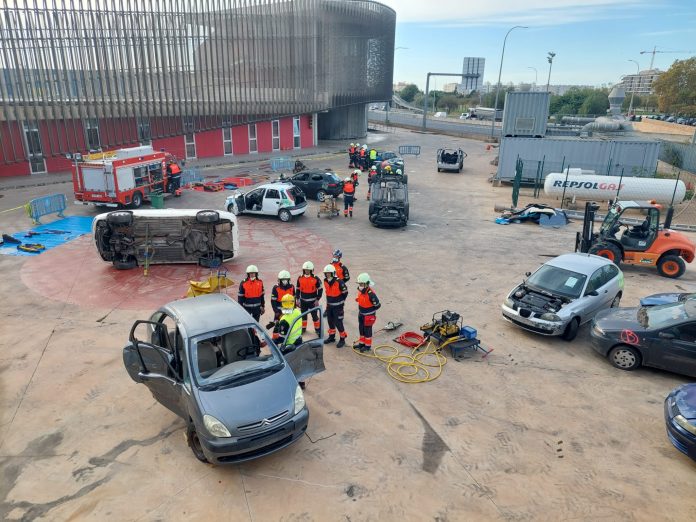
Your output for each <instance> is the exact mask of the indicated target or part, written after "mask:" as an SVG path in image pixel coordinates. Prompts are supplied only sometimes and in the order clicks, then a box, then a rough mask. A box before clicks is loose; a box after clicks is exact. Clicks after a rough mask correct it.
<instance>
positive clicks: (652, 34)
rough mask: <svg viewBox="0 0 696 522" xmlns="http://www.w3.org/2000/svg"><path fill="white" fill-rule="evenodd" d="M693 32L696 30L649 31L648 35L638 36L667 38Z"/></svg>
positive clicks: (641, 34)
mask: <svg viewBox="0 0 696 522" xmlns="http://www.w3.org/2000/svg"><path fill="white" fill-rule="evenodd" d="M693 32H696V29H694V28H690V27H689V28H686V29H667V30H666V31H651V32H648V33H640V36H669V35H672V34H680V33H693Z"/></svg>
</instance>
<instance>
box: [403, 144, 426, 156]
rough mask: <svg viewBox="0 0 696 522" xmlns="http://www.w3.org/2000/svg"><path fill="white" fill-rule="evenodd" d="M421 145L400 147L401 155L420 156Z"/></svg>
mask: <svg viewBox="0 0 696 522" xmlns="http://www.w3.org/2000/svg"><path fill="white" fill-rule="evenodd" d="M420 149H421V148H420V145H399V154H401V155H402V156H403V155H404V154H411V155H412V156H420Z"/></svg>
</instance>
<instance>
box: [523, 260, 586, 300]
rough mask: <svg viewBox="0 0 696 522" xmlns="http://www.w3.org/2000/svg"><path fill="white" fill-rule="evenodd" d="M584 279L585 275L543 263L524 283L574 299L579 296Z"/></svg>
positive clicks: (583, 285)
mask: <svg viewBox="0 0 696 522" xmlns="http://www.w3.org/2000/svg"><path fill="white" fill-rule="evenodd" d="M586 280H587V276H586V275H584V274H580V273H578V272H573V271H571V270H566V269H565V268H558V267H557V266H553V265H544V266H542V267H541V268H540V269H539V270H537V271H536V272H534V273H533V274H532V275H531V276H529V279H527V281H526V282H525V284H526V285H527V286H531V287H533V288H536V289H538V290H543V291H546V292H550V293H552V294H555V295H558V294H560V295H562V296H565V297H571V298H573V299H575V298H577V297H580V293H581V292H582V289H583V288H584V287H585V281H586Z"/></svg>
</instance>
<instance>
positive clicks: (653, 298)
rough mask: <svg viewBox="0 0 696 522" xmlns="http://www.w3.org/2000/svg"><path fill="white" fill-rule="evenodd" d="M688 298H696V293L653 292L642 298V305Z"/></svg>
mask: <svg viewBox="0 0 696 522" xmlns="http://www.w3.org/2000/svg"><path fill="white" fill-rule="evenodd" d="M687 299H696V294H695V293H691V292H666V293H662V294H652V295H649V296H646V297H643V298H641V300H640V306H657V305H663V304H671V303H682V302H684V301H686V300H687Z"/></svg>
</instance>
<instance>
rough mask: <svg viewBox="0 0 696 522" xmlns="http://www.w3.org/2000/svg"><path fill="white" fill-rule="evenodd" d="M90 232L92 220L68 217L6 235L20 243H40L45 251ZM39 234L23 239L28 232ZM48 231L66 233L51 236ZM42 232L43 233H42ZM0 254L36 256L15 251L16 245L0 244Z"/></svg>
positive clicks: (89, 218) (82, 217)
mask: <svg viewBox="0 0 696 522" xmlns="http://www.w3.org/2000/svg"><path fill="white" fill-rule="evenodd" d="M91 230H92V218H91V217H87V216H70V217H67V218H63V219H59V220H58V221H53V222H51V223H46V224H45V225H39V226H37V227H34V228H32V229H30V230H25V231H23V232H15V233H14V234H8V235H11V236H12V237H14V238H15V239H18V240H19V241H21V242H22V243H40V244H42V245H43V246H45V247H46V250H50V249H51V248H54V247H57V246H59V245H62V244H63V243H67V242H68V241H72V240H73V239H75V238H78V237H80V236H82V235H84V234H88V233H89V232H90V231H91ZM30 231H31V232H39V234H37V235H35V236H32V237H24V236H25V235H27V234H28V233H29V232H30ZM49 231H54V232H67V234H61V233H57V234H52V233H50V232H49ZM42 232H43V233H42ZM0 254H5V255H8V256H35V255H38V254H35V253H31V252H23V251H21V250H18V249H17V245H10V244H8V243H4V244H0Z"/></svg>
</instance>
